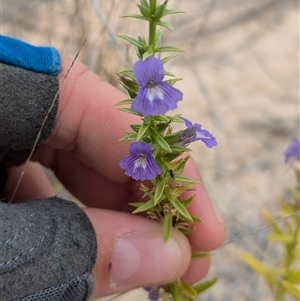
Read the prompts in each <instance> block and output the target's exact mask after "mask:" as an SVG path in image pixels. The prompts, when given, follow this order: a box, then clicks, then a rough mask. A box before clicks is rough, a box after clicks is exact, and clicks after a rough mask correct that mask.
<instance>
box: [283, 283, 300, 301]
mask: <svg viewBox="0 0 300 301" xmlns="http://www.w3.org/2000/svg"><path fill="white" fill-rule="evenodd" d="M280 283H281V285H282V286H283V287H284V288H285V289H286V290H287V291H288V292H289V293H290V294H291V295H292V296H294V297H295V298H296V300H300V289H299V286H298V287H297V286H296V285H294V284H292V283H290V282H288V281H285V280H281V282H280Z"/></svg>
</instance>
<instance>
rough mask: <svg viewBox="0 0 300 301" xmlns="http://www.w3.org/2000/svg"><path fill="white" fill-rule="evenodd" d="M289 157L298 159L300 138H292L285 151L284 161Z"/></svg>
mask: <svg viewBox="0 0 300 301" xmlns="http://www.w3.org/2000/svg"><path fill="white" fill-rule="evenodd" d="M291 159H296V160H299V161H300V140H298V139H296V138H294V139H293V140H292V141H291V143H290V144H289V146H288V148H287V149H286V151H285V163H287V162H288V161H289V160H291Z"/></svg>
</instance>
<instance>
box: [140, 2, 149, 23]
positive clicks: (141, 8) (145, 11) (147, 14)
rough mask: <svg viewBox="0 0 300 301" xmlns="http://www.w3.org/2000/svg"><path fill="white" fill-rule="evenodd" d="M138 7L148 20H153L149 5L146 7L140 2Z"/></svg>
mask: <svg viewBox="0 0 300 301" xmlns="http://www.w3.org/2000/svg"><path fill="white" fill-rule="evenodd" d="M137 7H138V8H139V10H140V12H141V14H142V15H143V16H144V17H145V18H146V19H147V20H151V14H150V10H149V7H145V6H143V5H140V4H137Z"/></svg>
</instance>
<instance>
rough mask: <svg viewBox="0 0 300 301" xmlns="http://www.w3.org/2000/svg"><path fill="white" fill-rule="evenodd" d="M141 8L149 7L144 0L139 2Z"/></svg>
mask: <svg viewBox="0 0 300 301" xmlns="http://www.w3.org/2000/svg"><path fill="white" fill-rule="evenodd" d="M140 3H141V5H142V6H145V7H149V4H148V2H147V1H146V0H140Z"/></svg>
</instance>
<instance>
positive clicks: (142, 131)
mask: <svg viewBox="0 0 300 301" xmlns="http://www.w3.org/2000/svg"><path fill="white" fill-rule="evenodd" d="M149 126H150V123H146V124H145V123H143V124H142V126H141V127H140V128H139V131H138V134H137V137H136V140H140V139H141V138H142V137H143V136H144V134H145V133H146V132H147V130H148V128H149Z"/></svg>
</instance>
